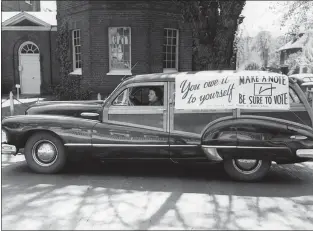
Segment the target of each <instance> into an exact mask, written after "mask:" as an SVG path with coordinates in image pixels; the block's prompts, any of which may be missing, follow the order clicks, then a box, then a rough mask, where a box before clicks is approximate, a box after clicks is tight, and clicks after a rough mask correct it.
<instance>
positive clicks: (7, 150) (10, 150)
mask: <svg viewBox="0 0 313 231" xmlns="http://www.w3.org/2000/svg"><path fill="white" fill-rule="evenodd" d="M16 153H17V150H16V147H15V146H14V145H9V144H1V154H7V155H16Z"/></svg>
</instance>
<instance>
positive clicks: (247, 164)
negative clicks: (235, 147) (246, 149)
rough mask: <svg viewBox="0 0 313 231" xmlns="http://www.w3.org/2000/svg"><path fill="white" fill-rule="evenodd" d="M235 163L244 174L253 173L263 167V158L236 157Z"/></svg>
mask: <svg viewBox="0 0 313 231" xmlns="http://www.w3.org/2000/svg"><path fill="white" fill-rule="evenodd" d="M233 165H234V167H235V168H236V169H237V171H239V172H241V173H244V174H251V173H254V172H256V171H257V170H258V169H259V168H260V167H261V165H262V160H246V159H235V160H233Z"/></svg>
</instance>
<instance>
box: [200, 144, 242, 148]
mask: <svg viewBox="0 0 313 231" xmlns="http://www.w3.org/2000/svg"><path fill="white" fill-rule="evenodd" d="M201 147H203V148H237V146H223V145H201Z"/></svg>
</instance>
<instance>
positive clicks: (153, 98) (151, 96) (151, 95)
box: [148, 90, 158, 102]
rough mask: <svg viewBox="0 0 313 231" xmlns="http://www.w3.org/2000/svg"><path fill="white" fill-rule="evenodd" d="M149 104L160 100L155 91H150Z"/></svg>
mask: <svg viewBox="0 0 313 231" xmlns="http://www.w3.org/2000/svg"><path fill="white" fill-rule="evenodd" d="M148 97H149V102H154V101H156V100H157V99H158V97H157V96H156V94H155V91H154V90H149V95H148Z"/></svg>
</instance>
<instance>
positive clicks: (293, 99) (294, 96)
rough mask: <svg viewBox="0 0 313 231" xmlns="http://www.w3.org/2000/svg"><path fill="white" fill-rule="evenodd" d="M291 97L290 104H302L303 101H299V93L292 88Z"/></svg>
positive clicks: (290, 89)
mask: <svg viewBox="0 0 313 231" xmlns="http://www.w3.org/2000/svg"><path fill="white" fill-rule="evenodd" d="M289 96H290V103H293V104H301V103H302V102H301V100H300V99H299V97H298V95H297V93H296V92H295V91H294V90H293V89H292V88H291V87H289Z"/></svg>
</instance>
